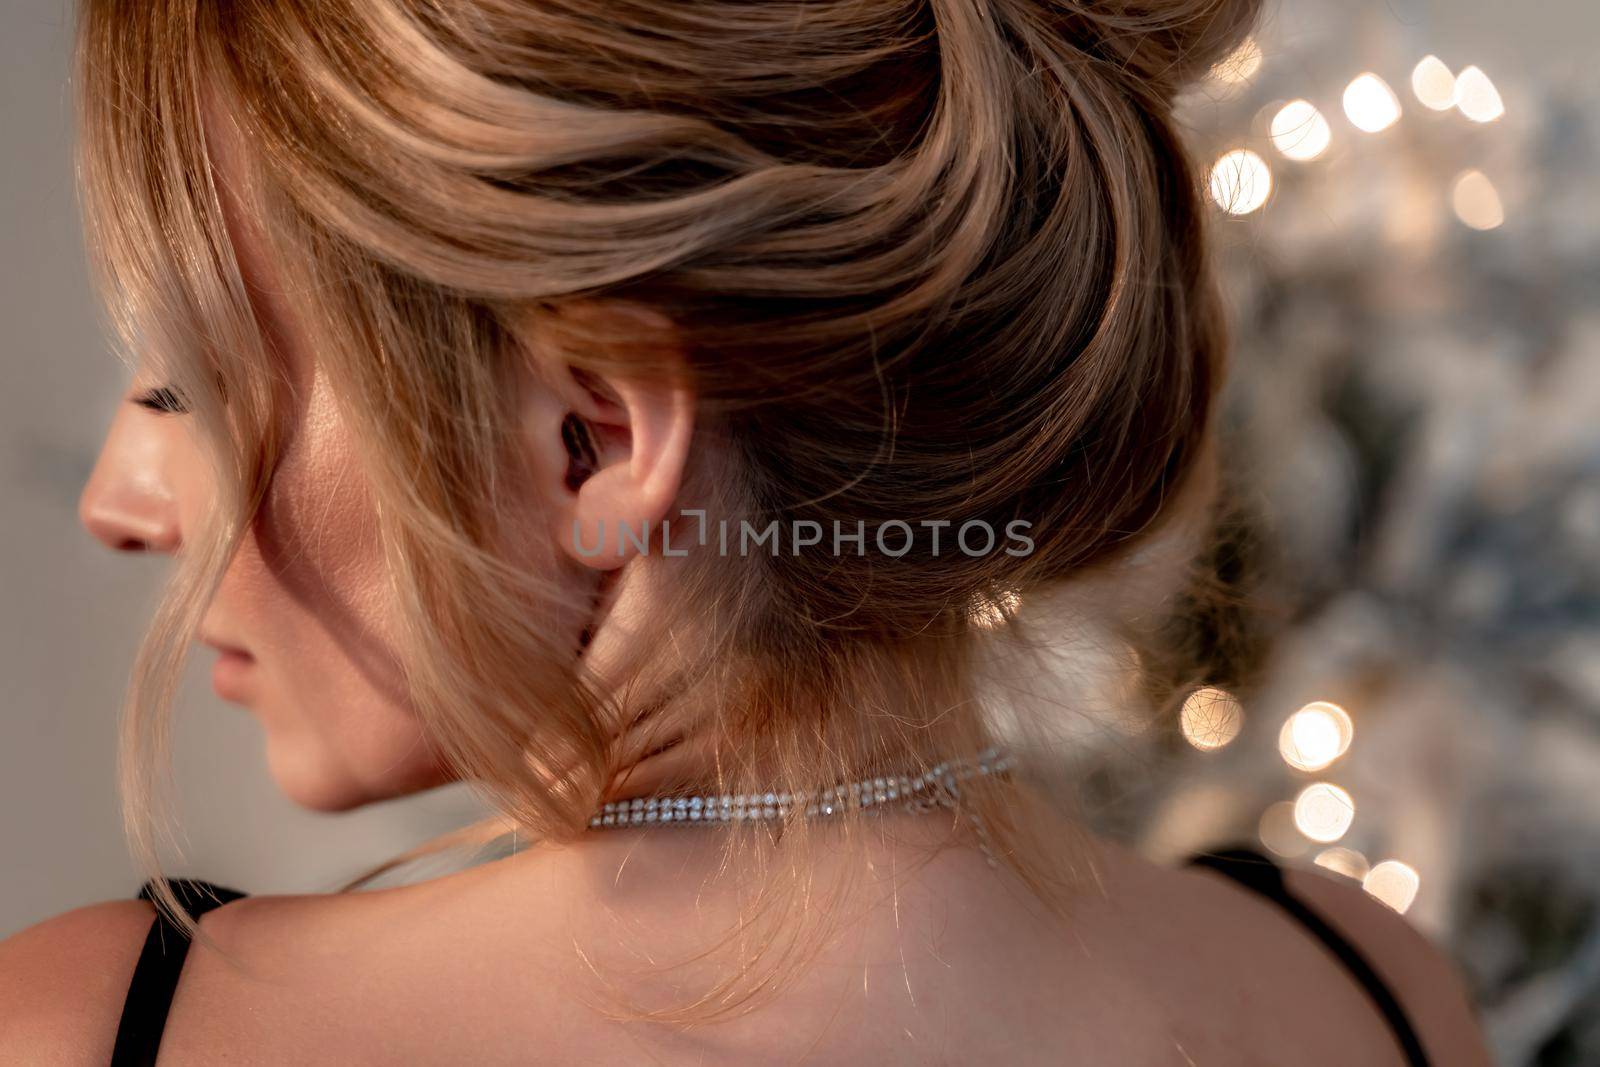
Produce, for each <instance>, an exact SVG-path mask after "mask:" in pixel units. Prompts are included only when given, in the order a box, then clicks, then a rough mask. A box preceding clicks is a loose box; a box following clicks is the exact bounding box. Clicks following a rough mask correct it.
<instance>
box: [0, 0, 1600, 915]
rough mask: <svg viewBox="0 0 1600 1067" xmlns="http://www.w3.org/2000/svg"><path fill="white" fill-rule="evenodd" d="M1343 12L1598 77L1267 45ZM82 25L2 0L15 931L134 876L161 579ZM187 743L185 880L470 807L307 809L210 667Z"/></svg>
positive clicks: (1382, 15)
mask: <svg viewBox="0 0 1600 1067" xmlns="http://www.w3.org/2000/svg"><path fill="white" fill-rule="evenodd" d="M1329 20H1333V21H1334V22H1335V24H1347V25H1348V32H1350V33H1354V34H1361V35H1373V37H1374V39H1376V40H1381V41H1382V47H1381V49H1377V51H1378V54H1387V55H1392V56H1393V57H1394V64H1395V66H1396V69H1395V70H1389V69H1384V70H1383V71H1381V73H1383V74H1385V76H1386V77H1389V78H1390V79H1391V80H1392V81H1394V82H1395V83H1396V84H1397V85H1398V84H1401V82H1402V80H1403V77H1404V74H1405V72H1406V71H1407V70H1408V69H1409V63H1411V62H1414V61H1415V59H1416V58H1417V57H1420V56H1421V55H1422V54H1423V53H1425V52H1437V53H1438V54H1440V55H1441V56H1443V57H1444V59H1445V60H1446V62H1448V63H1450V64H1451V66H1453V67H1455V68H1457V69H1459V68H1460V67H1461V66H1463V65H1465V64H1467V63H1478V64H1480V65H1482V66H1484V67H1485V69H1487V70H1490V71H1491V72H1496V71H1500V70H1505V71H1519V72H1521V73H1522V75H1524V76H1534V77H1543V76H1550V77H1575V78H1591V77H1594V76H1595V71H1596V69H1597V67H1600V64H1596V63H1595V61H1594V58H1593V53H1594V50H1595V47H1596V45H1597V44H1600V6H1597V5H1595V4H1594V3H1593V0H1544V2H1541V3H1532V4H1523V5H1516V6H1512V5H1507V4H1505V3H1503V2H1501V0H1388V2H1383V0H1346V2H1343V3H1335V2H1331V0H1282V2H1280V3H1279V4H1278V5H1277V8H1276V10H1275V12H1274V14H1273V15H1272V16H1271V19H1270V21H1269V23H1268V28H1267V31H1266V35H1265V40H1266V42H1267V47H1268V48H1269V49H1270V47H1271V38H1272V35H1273V34H1293V33H1300V32H1307V29H1308V27H1311V26H1319V25H1320V26H1326V25H1328V23H1329ZM71 22H72V15H71V10H70V5H69V4H66V3H61V2H56V0H6V2H5V4H4V6H3V10H0V80H3V91H0V133H3V137H4V140H3V144H4V149H3V150H0V193H3V199H0V226H3V234H4V239H3V243H0V398H3V402H4V405H5V406H4V410H3V414H0V437H3V444H0V501H3V502H4V503H3V505H0V506H3V508H4V511H3V514H4V521H5V527H4V528H5V532H6V535H7V537H6V546H5V548H6V550H5V552H4V554H3V556H0V583H3V584H0V591H3V606H0V618H3V621H0V627H3V628H0V709H3V710H0V936H3V935H4V934H6V933H8V932H10V931H12V930H14V929H17V928H18V927H21V926H23V925H26V924H27V923H30V922H32V921H35V920H37V919H40V918H43V917H45V916H46V915H49V914H52V913H54V912H58V911H61V910H63V909H65V908H68V907H72V906H75V905H78V904H83V903H87V902H90V901H93V900H99V899H105V898H109V897H119V896H127V895H130V894H131V893H132V892H133V891H134V890H135V889H136V887H137V880H138V876H137V874H136V873H135V872H134V870H133V868H132V865H131V864H130V862H129V860H128V858H127V853H126V851H125V848H124V845H123V840H122V834H121V823H120V817H119V814H118V811H117V802H116V796H115V789H114V785H113V770H114V733H115V731H114V721H115V716H116V709H117V706H118V703H119V700H120V694H121V690H122V684H123V680H124V678H125V676H126V671H127V667H128V663H129V660H130V657H131V655H132V651H133V647H134V643H135V640H136V637H137V632H138V630H139V628H140V626H141V624H142V621H143V619H144V618H145V615H146V613H147V611H148V609H149V606H150V605H151V603H152V601H153V596H154V593H155V590H156V587H157V583H158V582H159V579H160V577H161V573H162V571H163V564H162V562H161V561H160V560H157V559H150V560H138V559H132V558H116V557H114V556H113V555H112V554H111V553H109V552H107V551H105V550H103V549H101V548H100V547H99V546H98V545H97V544H95V543H94V542H93V541H92V540H91V539H90V538H89V537H88V535H87V534H85V533H84V532H83V531H82V530H81V529H80V528H79V527H78V525H77V520H76V514H75V505H76V499H77V494H78V489H79V487H80V486H81V484H82V482H83V480H84V478H85V477H86V476H87V474H88V471H89V469H90V466H91V464H92V461H93V457H94V454H95V451H96V449H97V447H98V443H99V438H100V434H101V431H102V428H103V426H104V424H105V422H106V420H107V419H108V418H109V415H110V412H111V410H112V408H113V405H114V404H115V403H116V401H117V398H118V395H119V392H120V389H121V386H122V370H121V367H120V366H119V365H118V364H117V363H116V361H115V360H114V359H113V358H112V357H111V355H110V354H109V351H108V349H107V346H106V344H105V341H104V340H103V337H102V334H101V331H100V327H99V325H98V322H97V319H96V312H95V310H94V303H93V301H92V299H91V297H90V294H89V291H88V288H87V283H86V281H85V276H84V270H83V265H82V255H81V252H80V248H79V234H78V227H77V217H76V207H75V203H74V193H73V187H72V181H71V172H70V138H71V123H70V113H69V106H68V102H69V97H68V85H67V72H68V62H67V57H68V48H69V41H70V32H71ZM1342 29H1343V27H1342V26H1341V31H1342ZM1351 73H1352V74H1354V73H1355V72H1354V71H1352V72H1351ZM1502 84H1503V85H1506V84H1510V83H1509V82H1503V83H1502ZM1510 103H1512V101H1511V100H1509V99H1508V105H1509V104H1510ZM199 673H203V672H197V675H198V674H199ZM178 747H179V752H178V768H177V770H178V778H179V783H180V788H181V791H182V794H183V795H184V796H185V797H186V798H187V802H186V804H185V815H186V818H185V827H186V830H187V837H188V842H189V849H188V856H189V862H188V864H187V866H186V868H185V872H192V873H196V874H200V875H203V876H205V877H209V878H212V879H214V880H217V881H221V882H224V883H232V884H236V885H237V886H238V887H240V888H244V889H248V890H250V891H253V892H264V891H313V890H317V889H321V888H326V887H328V886H331V885H332V884H334V883H336V882H337V881H338V880H340V879H341V878H342V877H344V876H347V875H350V874H353V873H355V872H358V871H359V870H361V869H363V868H364V867H365V866H367V865H369V864H371V863H373V862H376V861H378V860H381V859H382V858H384V857H386V856H389V855H391V854H393V853H394V852H397V851H399V850H401V849H403V848H405V847H406V846H408V845H410V844H413V843H415V842H416V841H418V840H420V839H422V838H424V837H426V836H428V835H429V834H431V833H434V832H437V831H438V830H441V829H444V828H447V827H449V826H452V825H455V824H457V823H458V822H459V821H462V820H463V819H465V818H466V817H467V816H468V814H469V813H470V811H471V810H472V809H471V805H470V804H469V803H468V801H467V800H466V798H465V797H464V796H463V795H462V794H461V793H460V792H459V791H443V792H441V793H436V794H433V795H431V796H428V797H424V798H419V799H416V800H411V801H405V802H399V803H394V804H388V805H382V806H379V807H376V808H373V809H369V810H366V811H362V812H359V813H355V814H351V815H345V816H338V817H326V816H315V815H310V814H307V813H305V812H301V811H298V810H296V809H295V808H293V807H292V806H291V805H290V804H288V803H287V802H286V801H285V800H283V799H282V798H281V797H279V796H278V795H277V793H276V792H275V790H274V789H273V787H272V784H271V782H270V780H269V779H268V777H267V775H266V773H265V770H264V767H263V761H262V757H261V752H260V746H259V743H258V738H257V734H256V729H255V727H254V725H253V723H252V722H251V721H250V720H249V719H248V717H247V716H246V715H245V714H244V713H242V712H241V711H239V710H238V709H235V708H232V707H229V706H226V705H223V704H221V703H220V702H218V701H217V700H215V698H213V697H212V696H211V695H210V693H209V691H208V690H207V687H206V686H205V685H204V684H203V679H202V678H200V677H198V676H197V677H196V678H195V680H194V684H191V685H190V686H189V687H188V692H187V694H186V697H185V704H184V716H183V720H182V726H181V728H180V732H179V746H178ZM174 873H178V872H174Z"/></svg>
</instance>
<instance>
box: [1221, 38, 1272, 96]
mask: <svg viewBox="0 0 1600 1067" xmlns="http://www.w3.org/2000/svg"><path fill="white" fill-rule="evenodd" d="M1260 69H1261V46H1260V45H1259V44H1257V43H1256V39H1255V38H1254V37H1246V38H1245V39H1244V41H1243V43H1241V44H1240V45H1239V47H1238V48H1235V49H1234V50H1233V51H1232V52H1230V53H1228V55H1227V56H1226V57H1224V58H1223V60H1222V61H1221V62H1220V63H1218V64H1217V65H1216V66H1214V67H1212V68H1211V77H1212V79H1213V80H1214V81H1218V82H1221V83H1222V84H1223V85H1243V84H1244V83H1245V82H1247V81H1249V80H1250V79H1251V78H1253V77H1255V74H1256V71H1258V70H1260Z"/></svg>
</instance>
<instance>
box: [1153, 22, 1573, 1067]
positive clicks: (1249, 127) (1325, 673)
mask: <svg viewBox="0 0 1600 1067" xmlns="http://www.w3.org/2000/svg"><path fill="white" fill-rule="evenodd" d="M1424 29H1425V27H1420V26H1417V25H1410V26H1402V25H1401V23H1400V22H1398V21H1397V20H1395V19H1394V18H1393V12H1391V11H1386V10H1375V11H1374V13H1373V16H1372V20H1371V21H1369V22H1361V21H1359V20H1351V21H1349V22H1343V23H1330V33H1328V34H1324V35H1318V34H1311V33H1304V34H1296V35H1286V34H1285V35H1279V36H1276V37H1275V36H1273V33H1272V26H1271V25H1269V26H1268V27H1267V28H1266V29H1265V30H1264V31H1263V33H1262V35H1261V38H1260V43H1259V44H1256V43H1254V42H1252V43H1251V44H1250V45H1248V46H1247V47H1246V48H1245V49H1243V50H1241V52H1240V53H1238V54H1236V55H1235V56H1234V57H1233V58H1232V59H1231V60H1230V61H1229V62H1228V63H1225V64H1223V65H1222V66H1221V67H1219V69H1218V70H1217V71H1216V72H1215V74H1214V76H1213V77H1212V78H1211V79H1210V81H1209V82H1208V83H1207V84H1206V85H1205V86H1203V87H1202V88H1201V89H1200V90H1199V91H1198V92H1197V93H1195V94H1194V95H1193V97H1192V98H1190V99H1188V100H1186V101H1185V102H1184V104H1183V109H1184V110H1183V113H1184V115H1185V118H1186V122H1187V123H1188V125H1189V126H1190V127H1191V128H1192V130H1193V134H1194V141H1195V144H1196V147H1197V150H1198V151H1199V152H1200V153H1201V154H1202V158H1204V159H1205V160H1206V161H1207V162H1208V163H1209V164H1211V165H1212V169H1211V171H1210V173H1209V178H1210V181H1209V188H1210V191H1211V193H1212V196H1213V199H1214V200H1215V201H1216V203H1217V214H1218V221H1217V226H1216V231H1217V233H1218V236H1219V242H1218V243H1219V246H1220V252H1219V254H1220V256H1221V263H1222V268H1223V273H1224V276H1225V280H1226V284H1227V287H1228V290H1229V294H1230V299H1231V303H1232V305H1233V310H1234V313H1235V323H1236V345H1235V356H1234V364H1233V368H1232V378H1231V384H1230V390H1231V392H1230V395H1229V397H1228V406H1227V411H1228V418H1227V420H1226V421H1227V425H1228V440H1229V451H1230V459H1229V469H1230V471H1232V472H1234V476H1235V478H1236V480H1237V481H1238V482H1239V483H1240V484H1243V485H1246V486H1249V487H1251V488H1250V498H1249V500H1248V502H1247V503H1248V509H1247V510H1248V513H1249V514H1251V515H1254V516H1255V519H1256V521H1257V523H1258V525H1259V527H1260V530H1261V533H1262V536H1263V537H1264V539H1265V540H1266V542H1267V543H1269V544H1270V545H1271V546H1272V551H1271V554H1270V556H1269V563H1268V568H1267V573H1266V578H1265V586H1264V587H1263V589H1262V590H1261V592H1262V595H1263V597H1264V599H1265V602H1267V603H1270V604H1272V605H1275V606H1276V610H1277V611H1278V612H1279V613H1280V614H1281V621H1282V623H1283V628H1282V630H1281V632H1280V633H1278V634H1277V635H1276V637H1275V639H1274V640H1273V642H1272V645H1271V650H1270V654H1269V656H1268V660H1267V662H1266V664H1265V666H1264V669H1263V671H1262V672H1261V675H1260V677H1259V678H1257V679H1255V680H1254V681H1253V683H1252V684H1251V685H1250V687H1249V690H1248V691H1247V692H1246V691H1240V692H1238V693H1219V692H1201V693H1199V694H1197V695H1196V696H1195V697H1194V698H1193V699H1192V700H1191V701H1190V703H1189V705H1188V706H1186V708H1185V714H1184V716H1183V720H1182V722H1181V723H1179V724H1178V728H1176V729H1174V730H1173V731H1172V732H1171V737H1169V738H1168V739H1167V740H1169V741H1173V742H1174V743H1175V744H1177V745H1178V746H1180V747H1185V748H1186V749H1188V750H1190V751H1192V756H1191V757H1190V758H1188V759H1186V760H1185V761H1183V762H1182V764H1181V766H1182V768H1183V773H1181V774H1180V775H1179V776H1178V778H1177V781H1176V784H1175V785H1173V786H1171V787H1170V788H1165V789H1164V790H1163V792H1162V794H1161V796H1160V797H1159V798H1158V799H1156V800H1153V801H1152V802H1151V803H1150V804H1149V805H1147V806H1146V809H1145V817H1144V818H1143V820H1142V822H1141V826H1140V829H1139V833H1140V835H1141V837H1142V839H1143V840H1144V842H1145V845H1146V847H1147V848H1148V849H1150V850H1151V851H1153V852H1156V853H1162V854H1173V855H1175V854H1178V853H1180V852H1182V851H1185V850H1187V849H1190V848H1195V847H1203V846H1205V845H1209V844H1214V843H1217V842H1220V841H1225V840H1232V839H1237V838H1240V837H1244V836H1256V837H1258V838H1259V839H1260V840H1261V841H1262V842H1263V843H1264V844H1266V845H1267V846H1268V847H1270V848H1272V849H1273V850H1275V851H1276V852H1278V853H1280V854H1282V855H1284V856H1285V857H1289V858H1291V859H1295V860H1304V861H1306V862H1313V861H1314V862H1318V863H1321V864H1322V865H1323V866H1326V867H1329V868H1331V869H1333V870H1336V871H1339V872H1341V873H1343V874H1346V875H1349V876H1352V877H1355V878H1359V879H1362V880H1363V881H1364V883H1365V884H1366V885H1367V887H1368V889H1369V890H1370V891H1372V892H1373V893H1374V895H1377V896H1379V897H1380V898H1382V899H1385V900H1387V901H1389V902H1390V903H1391V904H1392V905H1393V906H1396V907H1399V908H1401V909H1402V910H1406V911H1407V913H1408V915H1409V916H1410V917H1411V918H1412V919H1413V920H1414V921H1415V922H1416V923H1417V924H1418V925H1419V926H1420V927H1422V928H1423V929H1424V930H1426V931H1427V932H1428V933H1430V934H1431V935H1433V936H1434V937H1435V938H1436V939H1437V940H1438V941H1439V942H1441V943H1442V944H1444V945H1445V946H1446V947H1447V948H1449V949H1450V950H1451V951H1453V952H1454V953H1455V955H1456V956H1457V958H1458V959H1459V960H1460V962H1461V964H1462V967H1463V969H1464V970H1465V971H1466V973H1467V974H1468V976H1469V979H1470V981H1471V982H1472V984H1473V985H1474V986H1475V990H1476V992H1477V994H1478V997H1479V1000H1480V1002H1481V1003H1482V1005H1483V1007H1484V1021H1485V1025H1486V1028H1487V1030H1488V1032H1489V1034H1490V1037H1491V1041H1492V1043H1493V1045H1494V1048H1495V1052H1496V1055H1497V1057H1498V1058H1499V1061H1500V1062H1501V1063H1502V1064H1505V1065H1507V1067H1521V1065H1524V1064H1540V1065H1563V1067H1566V1065H1590V1067H1592V1065H1595V1064H1600V915H1597V907H1596V902H1597V901H1600V804H1597V803H1596V801H1595V800H1594V798H1593V788H1592V783H1594V781H1595V779H1596V777H1597V771H1600V417H1597V415H1600V308H1597V307H1596V306H1595V300H1594V294H1595V293H1596V292H1597V291H1600V289H1597V281H1600V202H1597V198H1596V193H1597V191H1600V190H1597V189H1596V182H1595V178H1594V176H1595V174H1596V173H1597V171H1600V108H1597V107H1596V105H1597V104H1600V98H1597V97H1596V95H1595V94H1594V93H1593V92H1592V90H1590V89H1587V88H1585V87H1583V86H1582V85H1580V84H1579V83H1578V82H1576V81H1572V80H1566V81H1563V80H1561V79H1557V78H1554V77H1552V76H1551V75H1549V73H1548V72H1543V71H1522V72H1519V71H1515V70H1506V71H1495V72H1492V74H1491V73H1486V72H1485V71H1482V70H1479V69H1478V68H1477V67H1473V66H1467V65H1463V66H1462V67H1461V68H1460V69H1456V68H1455V67H1454V65H1453V60H1452V57H1450V56H1442V57H1425V56H1424V55H1423V54H1421V50H1420V49H1414V48H1413V45H1414V42H1415V40H1416V39H1417V38H1418V36H1419V35H1420V33H1421V32H1422V31H1423V30H1424ZM1235 700H1236V701H1237V702H1236V703H1235V702H1234V701H1235ZM1219 709H1221V710H1220V711H1219ZM1185 741H1187V742H1188V744H1187V745H1184V742H1185ZM1384 861H1387V862H1384Z"/></svg>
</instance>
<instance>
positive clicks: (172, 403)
mask: <svg viewBox="0 0 1600 1067" xmlns="http://www.w3.org/2000/svg"><path fill="white" fill-rule="evenodd" d="M133 402H134V403H135V404H138V405H139V406H140V407H142V408H146V409H148V410H150V411H154V412H157V413H158V414H162V415H183V414H186V413H187V412H188V410H189V405H187V404H185V403H184V401H183V397H182V396H181V395H179V393H178V391H177V390H176V389H173V388H171V387H170V386H166V385H161V386H157V387H156V388H154V389H147V390H145V391H144V392H142V393H140V394H139V395H138V396H136V397H134V398H133Z"/></svg>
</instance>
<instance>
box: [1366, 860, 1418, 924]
mask: <svg viewBox="0 0 1600 1067" xmlns="http://www.w3.org/2000/svg"><path fill="white" fill-rule="evenodd" d="M1361 888H1362V889H1365V890H1366V891H1367V892H1368V893H1370V894H1372V896H1374V897H1376V898H1377V899H1379V900H1381V901H1383V902H1384V903H1385V904H1387V905H1389V907H1391V908H1393V909H1394V910H1395V911H1399V912H1404V911H1405V910H1406V909H1407V908H1409V907H1411V904H1412V901H1414V900H1416V899H1417V890H1418V889H1420V888H1422V876H1421V875H1419V874H1418V873H1417V872H1416V870H1415V869H1414V868H1412V867H1410V866H1408V865H1407V864H1404V863H1401V862H1400V861H1399V860H1384V861H1383V862H1382V863H1380V864H1378V865H1377V866H1375V867H1373V868H1372V870H1370V871H1368V872H1367V876H1366V877H1365V878H1363V879H1362V880H1361Z"/></svg>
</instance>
